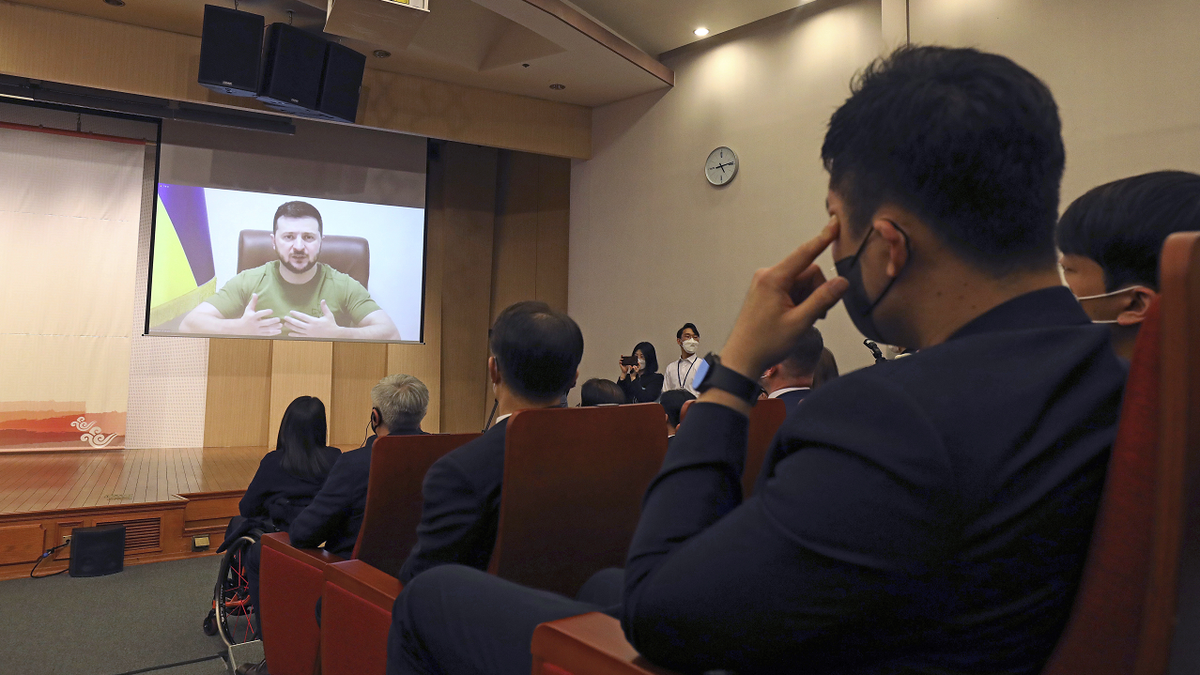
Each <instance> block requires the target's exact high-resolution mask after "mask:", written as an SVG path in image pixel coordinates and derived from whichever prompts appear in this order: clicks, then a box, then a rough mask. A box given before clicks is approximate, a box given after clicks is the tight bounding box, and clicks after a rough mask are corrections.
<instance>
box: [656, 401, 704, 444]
mask: <svg viewBox="0 0 1200 675" xmlns="http://www.w3.org/2000/svg"><path fill="white" fill-rule="evenodd" d="M695 400H696V397H695V396H694V395H693V394H692V392H690V391H688V390H687V389H672V390H670V391H664V392H663V393H662V396H659V397H658V404H659V405H661V406H662V407H663V412H664V413H665V415H666V418H667V447H670V446H671V443H672V442H673V441H674V440H675V434H676V432H678V431H679V419H680V418H681V417H682V416H683V407H684V406H685V405H687V402H688V401H695Z"/></svg>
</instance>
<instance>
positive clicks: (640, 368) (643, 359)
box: [617, 342, 663, 403]
mask: <svg viewBox="0 0 1200 675" xmlns="http://www.w3.org/2000/svg"><path fill="white" fill-rule="evenodd" d="M633 356H634V358H636V359H637V365H636V366H625V365H622V366H621V379H620V380H617V384H619V385H621V389H622V390H623V391H624V392H625V400H626V401H628V402H629V403H654V402H655V401H657V400H658V395H659V394H661V393H662V390H663V376H662V375H660V374H659V372H658V356H657V355H656V354H655V352H654V345H652V344H650V343H649V342H639V343H637V346H636V347H634V348H633Z"/></svg>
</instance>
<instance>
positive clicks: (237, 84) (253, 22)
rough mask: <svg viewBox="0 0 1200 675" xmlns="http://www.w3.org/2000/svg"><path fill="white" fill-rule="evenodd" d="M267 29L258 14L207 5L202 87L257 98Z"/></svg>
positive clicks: (203, 36) (201, 37) (201, 55)
mask: <svg viewBox="0 0 1200 675" xmlns="http://www.w3.org/2000/svg"><path fill="white" fill-rule="evenodd" d="M265 26H266V21H265V20H264V19H263V18H262V17H261V16H259V15H257V14H251V13H249V12H239V11H237V10H236V9H226V8H224V7H217V6H215V5H205V6H204V30H203V32H202V33H201V34H200V76H199V78H197V79H198V81H199V82H200V84H202V85H204V86H205V87H208V88H209V89H212V90H213V91H215V92H219V93H222V94H230V95H232V96H257V95H258V74H259V69H260V67H261V62H262V45H263V29H264V27H265Z"/></svg>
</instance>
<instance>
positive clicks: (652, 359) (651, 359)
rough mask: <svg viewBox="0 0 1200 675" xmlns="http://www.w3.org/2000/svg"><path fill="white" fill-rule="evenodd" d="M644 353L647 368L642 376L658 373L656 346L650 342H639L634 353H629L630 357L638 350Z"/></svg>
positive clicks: (643, 370)
mask: <svg viewBox="0 0 1200 675" xmlns="http://www.w3.org/2000/svg"><path fill="white" fill-rule="evenodd" d="M639 349H640V350H641V351H642V356H644V357H646V367H645V368H643V369H642V375H649V374H650V373H657V372H658V354H656V353H655V351H654V345H652V344H650V343H649V342H639V343H637V344H636V345H634V347H633V351H632V352H629V354H630V356H632V355H633V354H634V353H636V352H637V351H638V350H639Z"/></svg>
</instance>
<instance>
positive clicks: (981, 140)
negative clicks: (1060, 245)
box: [821, 46, 1066, 277]
mask: <svg viewBox="0 0 1200 675" xmlns="http://www.w3.org/2000/svg"><path fill="white" fill-rule="evenodd" d="M851 92H852V93H851V96H850V98H849V99H847V100H846V102H845V103H844V104H842V106H841V107H840V108H838V110H837V112H835V113H834V114H833V117H832V118H830V120H829V131H828V132H827V133H826V134H825V142H824V144H823V145H822V146H821V159H822V160H823V161H824V164H825V169H826V170H827V171H828V172H829V177H830V180H829V185H830V188H831V189H833V190H834V191H835V192H837V193H838V195H839V196H841V197H842V198H843V199H844V200H845V202H846V208H847V210H848V212H849V213H848V214H847V215H848V219H849V221H850V222H849V223H848V225H849V226H850V229H851V232H852V233H855V234H857V233H861V232H864V231H866V228H867V226H868V225H869V223H870V220H871V218H872V216H873V215H874V214H875V212H876V211H877V210H878V209H879V207H880V206H882V205H883V204H885V203H890V204H894V205H896V206H899V207H901V208H904V209H906V210H908V211H910V212H912V213H913V214H915V215H916V216H917V217H919V218H920V219H921V220H922V221H923V222H924V223H926V224H927V225H928V226H929V227H930V228H932V229H933V230H934V231H935V232H936V233H937V235H938V236H939V238H940V239H941V240H942V241H943V242H945V243H946V245H947V247H949V248H950V249H951V250H952V251H954V252H955V253H956V254H957V255H958V256H960V257H961V258H962V259H963V260H965V261H967V262H969V263H971V264H972V265H974V266H975V267H976V268H977V269H980V270H982V271H984V272H986V273H988V274H990V275H992V276H995V277H1002V276H1005V275H1007V274H1009V273H1011V272H1017V271H1030V270H1043V269H1049V268H1052V267H1053V266H1054V264H1055V262H1056V259H1057V256H1056V252H1055V249H1054V224H1055V222H1056V221H1057V220H1058V197H1059V187H1060V184H1061V182H1062V173H1063V164H1064V161H1065V156H1066V153H1065V151H1064V149H1063V141H1062V124H1061V122H1060V120H1059V116H1058V106H1057V105H1056V104H1055V102H1054V97H1053V96H1052V95H1051V93H1050V89H1049V88H1047V87H1046V85H1045V84H1044V83H1042V81H1041V80H1039V79H1038V78H1036V77H1034V76H1033V75H1032V74H1031V73H1030V72H1029V71H1027V70H1025V69H1024V68H1022V67H1020V66H1018V65H1017V64H1016V63H1013V62H1012V61H1011V60H1009V59H1007V58H1005V57H1003V56H999V55H996V54H988V53H985V52H981V51H978V50H975V49H950V48H946V47H921V46H906V47H901V48H899V49H897V50H896V51H894V52H892V53H891V55H889V56H887V57H883V58H880V59H877V60H875V61H874V62H873V63H871V64H870V65H869V66H867V67H866V69H864V70H863V71H862V72H861V73H859V74H858V75H857V76H856V78H855V80H854V81H853V82H852V83H851Z"/></svg>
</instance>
